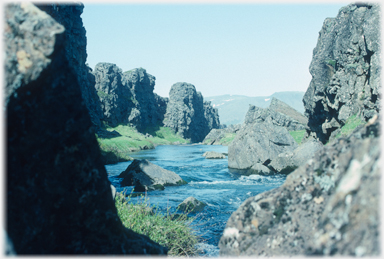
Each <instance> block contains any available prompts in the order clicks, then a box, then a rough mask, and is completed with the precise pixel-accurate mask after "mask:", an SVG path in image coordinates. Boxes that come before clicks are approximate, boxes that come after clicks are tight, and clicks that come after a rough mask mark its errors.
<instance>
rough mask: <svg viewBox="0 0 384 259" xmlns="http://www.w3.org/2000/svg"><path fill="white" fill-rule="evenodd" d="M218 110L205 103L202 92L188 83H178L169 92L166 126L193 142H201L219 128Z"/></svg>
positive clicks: (165, 117) (165, 118)
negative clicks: (212, 130)
mask: <svg viewBox="0 0 384 259" xmlns="http://www.w3.org/2000/svg"><path fill="white" fill-rule="evenodd" d="M219 125H220V121H219V115H218V112H217V109H215V108H212V106H211V105H210V103H209V102H204V101H203V96H202V95H201V93H200V92H196V88H195V86H194V85H192V84H188V83H176V84H174V85H172V87H171V90H170V92H169V103H168V105H167V110H166V114H165V116H164V126H166V127H169V128H171V129H172V130H173V131H174V132H176V133H178V134H180V135H181V136H182V137H183V138H185V139H190V140H191V142H201V141H202V140H203V139H204V137H205V136H206V135H207V134H208V133H209V132H210V131H211V129H213V128H219Z"/></svg>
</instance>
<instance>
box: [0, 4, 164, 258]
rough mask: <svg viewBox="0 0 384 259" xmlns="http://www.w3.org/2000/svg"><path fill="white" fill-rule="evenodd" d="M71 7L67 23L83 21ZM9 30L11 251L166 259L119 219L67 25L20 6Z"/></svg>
mask: <svg viewBox="0 0 384 259" xmlns="http://www.w3.org/2000/svg"><path fill="white" fill-rule="evenodd" d="M62 7H63V8H62ZM41 8H42V9H44V10H51V11H52V12H60V10H67V9H66V8H69V7H68V6H65V5H63V6H62V5H47V6H44V7H41ZM74 8H75V9H74V10H72V11H71V12H70V11H68V12H67V11H65V16H66V19H68V21H73V22H76V21H78V20H79V16H80V13H81V12H79V11H76V10H77V9H76V7H74ZM80 9H81V8H80ZM4 29H5V37H4V39H5V49H4V50H5V79H6V80H5V82H6V96H5V99H6V100H5V104H6V115H5V116H6V122H7V124H6V127H7V130H6V132H7V135H6V143H7V147H6V151H7V157H6V159H7V163H6V166H7V167H6V174H7V175H6V199H7V200H6V206H7V210H6V231H7V233H8V237H9V240H10V242H12V243H13V248H14V252H15V253H17V254H29V255H30V254H62V255H63V254H166V249H165V248H163V247H161V246H159V245H158V244H156V243H154V242H153V241H151V240H150V239H149V238H147V237H145V236H142V235H139V234H136V233H134V232H133V231H131V230H129V229H126V228H124V227H123V225H122V223H121V221H120V219H119V217H118V215H117V211H116V208H115V205H114V201H113V198H112V193H111V188H110V183H109V181H108V177H107V173H106V171H105V168H104V166H103V164H102V163H101V156H100V152H99V148H98V144H97V141H96V139H95V134H94V128H93V126H92V122H91V119H90V116H89V112H88V109H87V107H86V105H85V103H84V101H83V99H82V90H81V86H80V84H79V83H80V81H79V77H78V74H77V72H78V71H79V69H80V68H79V67H77V66H76V64H75V63H74V62H71V61H69V60H68V52H67V51H68V49H69V48H70V47H69V46H68V44H71V40H70V39H69V38H68V37H66V34H65V28H64V26H62V25H60V24H59V23H58V22H56V21H55V20H54V19H52V17H50V16H49V15H48V14H47V13H45V12H43V11H41V10H40V9H38V8H37V7H36V6H34V5H32V4H30V3H22V4H20V5H19V4H9V5H6V6H5V27H4Z"/></svg>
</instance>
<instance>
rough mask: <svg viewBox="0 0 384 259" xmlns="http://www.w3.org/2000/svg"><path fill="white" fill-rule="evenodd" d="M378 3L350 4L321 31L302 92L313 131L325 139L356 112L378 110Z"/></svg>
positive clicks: (367, 113) (364, 113)
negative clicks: (307, 81)
mask: <svg viewBox="0 0 384 259" xmlns="http://www.w3.org/2000/svg"><path fill="white" fill-rule="evenodd" d="M380 54H381V40H380V6H379V5H378V4H374V3H357V4H350V5H348V6H345V7H343V8H341V9H340V11H339V13H338V15H337V17H336V18H327V19H326V20H325V21H324V24H323V27H322V28H321V30H320V32H319V38H318V40H317V45H316V47H315V49H314V50H313V58H312V62H311V64H310V67H309V70H310V73H311V75H312V80H311V82H310V85H309V87H308V89H307V91H306V93H305V95H304V98H303V103H304V106H305V115H306V116H307V117H308V126H309V128H310V131H311V134H312V135H313V136H314V137H316V138H318V139H319V140H320V141H321V142H323V143H326V142H327V141H328V140H329V138H330V136H331V134H332V132H334V131H336V130H337V129H339V128H341V127H342V126H343V125H344V124H345V122H346V120H347V119H348V118H349V117H351V116H352V115H355V114H358V116H360V117H361V118H362V119H364V120H365V121H367V120H368V119H370V118H372V117H373V116H374V115H375V114H377V113H378V112H379V110H380V100H381V97H380V93H381V90H380V89H381V80H380V73H381V59H380Z"/></svg>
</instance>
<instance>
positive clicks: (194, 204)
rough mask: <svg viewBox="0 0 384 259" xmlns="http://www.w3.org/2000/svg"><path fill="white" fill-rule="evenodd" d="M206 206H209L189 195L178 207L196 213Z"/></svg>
mask: <svg viewBox="0 0 384 259" xmlns="http://www.w3.org/2000/svg"><path fill="white" fill-rule="evenodd" d="M205 206H207V204H205V203H204V202H201V201H199V200H197V199H196V198H194V197H188V198H186V199H185V200H184V201H183V202H182V203H180V204H179V206H177V209H178V210H181V211H184V212H188V213H196V212H201V211H203V210H204V208H205Z"/></svg>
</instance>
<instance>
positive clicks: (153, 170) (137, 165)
mask: <svg viewBox="0 0 384 259" xmlns="http://www.w3.org/2000/svg"><path fill="white" fill-rule="evenodd" d="M118 178H123V180H122V181H121V183H120V184H121V186H135V191H136V192H144V191H153V190H164V186H177V185H183V184H186V183H187V182H186V181H184V180H183V179H182V178H181V177H180V176H179V175H177V174H176V173H174V172H172V171H169V170H166V169H164V168H161V167H160V166H158V165H155V164H152V163H151V162H149V161H148V160H146V159H143V160H137V159H135V160H133V162H132V163H131V164H130V165H129V166H128V167H127V169H126V170H125V171H124V172H122V173H121V174H120V175H119V176H118Z"/></svg>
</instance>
